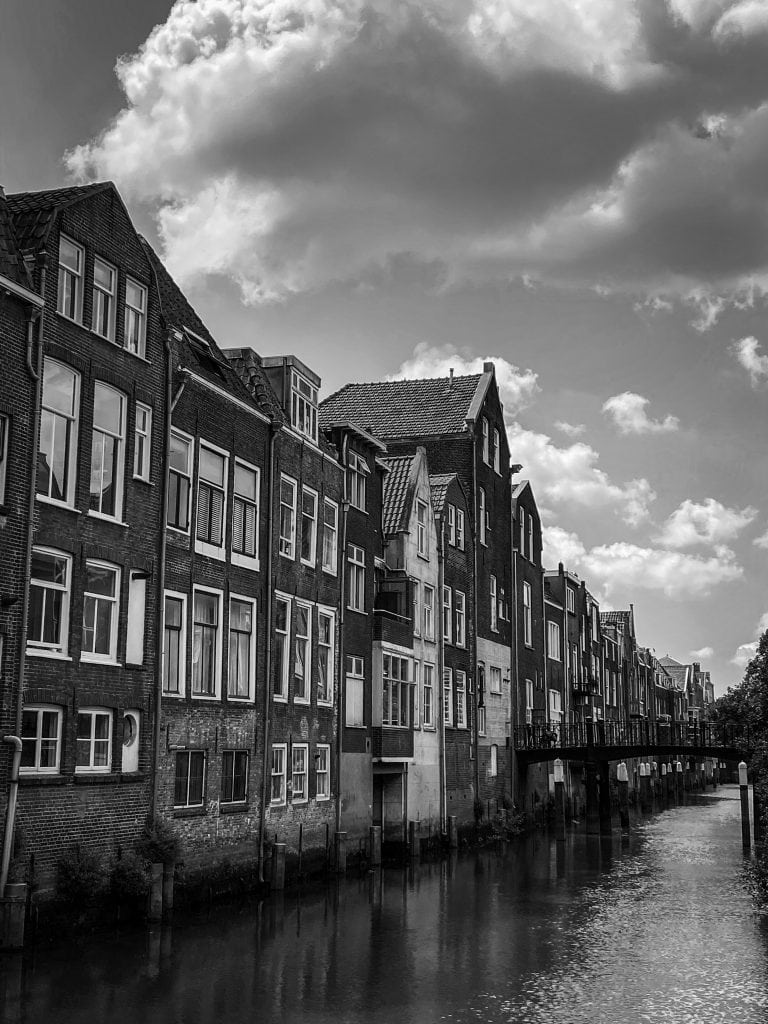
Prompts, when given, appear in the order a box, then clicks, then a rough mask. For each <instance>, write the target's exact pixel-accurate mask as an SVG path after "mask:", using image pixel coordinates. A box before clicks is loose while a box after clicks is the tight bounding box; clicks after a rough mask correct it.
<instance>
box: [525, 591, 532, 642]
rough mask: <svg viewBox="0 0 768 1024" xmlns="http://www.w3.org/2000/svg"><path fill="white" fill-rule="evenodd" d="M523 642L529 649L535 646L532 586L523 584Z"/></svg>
mask: <svg viewBox="0 0 768 1024" xmlns="http://www.w3.org/2000/svg"><path fill="white" fill-rule="evenodd" d="M523 642H524V643H525V645H526V646H527V647H530V646H531V645H532V644H533V619H532V610H531V584H530V583H523Z"/></svg>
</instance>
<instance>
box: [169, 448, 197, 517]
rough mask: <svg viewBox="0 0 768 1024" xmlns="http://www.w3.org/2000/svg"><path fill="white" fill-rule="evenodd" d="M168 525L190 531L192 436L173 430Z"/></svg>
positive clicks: (170, 456)
mask: <svg viewBox="0 0 768 1024" xmlns="http://www.w3.org/2000/svg"><path fill="white" fill-rule="evenodd" d="M168 466H169V468H168V525H169V526H171V527H173V529H174V530H182V531H183V532H184V533H188V532H189V492H190V485H191V481H192V438H190V437H185V436H184V435H183V434H180V433H179V432H178V431H176V430H172V431H171V449H170V453H169V459H168Z"/></svg>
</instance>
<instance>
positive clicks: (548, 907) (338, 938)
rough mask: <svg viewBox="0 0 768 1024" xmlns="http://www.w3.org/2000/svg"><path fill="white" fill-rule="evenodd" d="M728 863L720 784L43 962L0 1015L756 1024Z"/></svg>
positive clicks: (741, 909)
mask: <svg viewBox="0 0 768 1024" xmlns="http://www.w3.org/2000/svg"><path fill="white" fill-rule="evenodd" d="M582 828H583V826H582ZM742 865H743V857H742V852H741V832H740V823H739V800H738V789H737V788H736V787H730V788H724V789H720V790H718V791H717V793H715V794H710V795H708V796H706V797H702V798H700V799H699V801H698V802H697V803H696V804H694V805H693V806H687V807H682V808H678V809H674V810H669V811H665V812H664V813H663V814H660V815H657V816H652V817H648V818H646V819H644V820H641V821H638V822H635V823H633V831H632V834H631V836H630V838H629V839H627V838H626V837H624V838H622V837H621V835H619V834H616V835H614V837H613V839H612V840H607V841H606V840H587V838H586V837H585V836H584V835H583V834H578V833H577V834H574V835H571V836H569V838H568V840H567V841H566V842H565V843H561V844H557V843H556V842H554V841H550V840H549V839H548V838H547V837H546V836H542V835H539V836H534V837H532V838H531V839H530V840H527V841H526V842H521V843H519V844H515V845H511V846H509V847H505V848H502V849H501V850H499V851H495V850H494V851H491V850H484V851H482V852H481V853H479V854H466V855H461V856H459V857H458V858H457V859H454V861H453V862H447V863H443V864H439V865H424V866H422V867H420V868H417V869H416V870H415V871H410V872H408V871H399V870H394V869H392V870H389V869H387V870H385V871H384V872H383V874H380V875H378V876H377V875H373V874H372V875H369V876H367V877H365V878H363V879H359V880H358V879H355V880H347V881H344V882H340V883H339V884H333V885H332V886H331V887H330V888H328V890H327V891H325V892H320V893H318V892H314V893H312V894H311V895H305V896H304V898H303V899H302V900H301V902H299V901H298V900H297V899H296V898H295V897H293V896H286V897H284V898H283V899H282V900H281V899H279V898H278V899H272V900H269V901H265V902H263V903H260V904H257V903H253V904H247V905H242V906H238V907H231V906H228V907H218V908H216V909H215V910H214V911H213V912H212V913H211V914H210V915H207V916H206V917H205V919H200V918H198V919H194V920H190V919H185V920H184V922H183V923H182V922H179V921H178V920H177V922H176V924H175V925H174V927H173V929H170V928H163V929H157V930H155V931H154V932H152V933H149V934H148V935H143V934H139V935H137V934H133V935H130V936H124V937H122V938H116V939H107V940H103V939H102V940H101V941H100V942H98V943H96V942H90V941H89V942H84V943H82V944H79V945H78V946H76V947H75V948H68V949H55V950H42V951H40V952H38V953H37V955H36V956H35V958H34V961H33V962H32V963H31V964H29V965H28V966H27V967H26V969H25V971H24V973H23V976H22V977H21V978H20V981H19V983H18V985H17V986H16V988H15V989H14V986H13V985H11V986H10V994H9V996H8V999H7V1003H6V1006H5V1010H4V1017H3V1019H4V1020H5V1021H11V1020H13V1021H24V1022H27V1024H38V1022H46V1024H53V1022H55V1024H70V1022H72V1024H74V1022H80V1021H89V1022H102V1021H104V1022H109V1024H121V1022H142V1024H155V1022H157V1024H160V1022H163V1024H170V1022H172V1024H187V1022H193V1021H226V1022H227V1024H241V1022H242V1024H245V1022H248V1024H261V1022H268V1021H289V1022H294V1021H296V1022H298V1021H301V1022H323V1024H326V1022H328V1024H330V1022H334V1024H340V1022H357V1021H373V1022H387V1024H388V1022H397V1024H407V1022H411V1021H413V1022H416V1021H418V1022H420V1024H428V1022H431V1021H450V1022H465V1021H473V1022H474V1021H489V1022H497V1021H498V1022H502V1021H503V1022H510V1024H517V1022H532V1024H534V1022H552V1024H560V1022H562V1024H578V1022H581V1021H589V1022H591V1024H603V1022H605V1024H609V1022H610V1024H623V1022H628V1024H629V1022H631V1024H636V1022H645V1021H649V1022H654V1024H659V1022H667V1021H669V1022H673V1024H689V1022H690V1024H706V1022H715V1021H718V1022H719V1021H724V1022H728V1024H758V1022H767V1021H768V924H767V923H766V921H765V919H764V918H760V917H758V916H757V915H755V914H754V913H753V911H752V907H751V904H750V901H749V898H748V896H747V894H746V891H745V888H744V881H743V876H742ZM0 970H3V965H2V964H1V963H0ZM15 997H18V998H15Z"/></svg>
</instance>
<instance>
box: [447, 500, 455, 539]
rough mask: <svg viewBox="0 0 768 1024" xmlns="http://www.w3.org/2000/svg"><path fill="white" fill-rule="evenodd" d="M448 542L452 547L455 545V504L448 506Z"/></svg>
mask: <svg viewBox="0 0 768 1024" xmlns="http://www.w3.org/2000/svg"><path fill="white" fill-rule="evenodd" d="M448 543H449V545H450V546H451V547H452V548H455V547H456V506H455V505H449V506H448Z"/></svg>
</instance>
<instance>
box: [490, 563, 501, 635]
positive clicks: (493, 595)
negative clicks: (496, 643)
mask: <svg viewBox="0 0 768 1024" xmlns="http://www.w3.org/2000/svg"><path fill="white" fill-rule="evenodd" d="M488 592H489V596H490V601H491V629H492V630H493V631H494V633H496V632H498V629H499V602H498V597H497V592H496V577H495V576H489V577H488Z"/></svg>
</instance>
